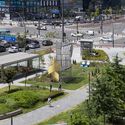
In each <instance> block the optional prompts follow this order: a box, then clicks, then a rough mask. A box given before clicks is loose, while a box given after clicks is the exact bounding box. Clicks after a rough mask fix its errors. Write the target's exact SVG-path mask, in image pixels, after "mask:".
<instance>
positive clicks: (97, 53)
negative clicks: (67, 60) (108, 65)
mask: <svg viewBox="0 0 125 125" xmlns="http://www.w3.org/2000/svg"><path fill="white" fill-rule="evenodd" d="M82 59H84V60H100V61H108V59H109V58H108V56H107V54H106V53H105V52H104V51H103V50H95V49H93V50H92V52H90V51H89V50H83V52H82Z"/></svg>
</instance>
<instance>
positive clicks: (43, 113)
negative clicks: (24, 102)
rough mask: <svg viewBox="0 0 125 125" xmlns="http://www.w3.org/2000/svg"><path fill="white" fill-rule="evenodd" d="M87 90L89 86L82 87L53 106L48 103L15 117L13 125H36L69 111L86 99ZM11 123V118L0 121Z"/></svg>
mask: <svg viewBox="0 0 125 125" xmlns="http://www.w3.org/2000/svg"><path fill="white" fill-rule="evenodd" d="M87 91H88V90H87V87H82V88H80V89H77V90H75V91H72V92H71V93H70V94H68V95H67V96H65V97H64V98H62V99H60V100H58V101H55V102H53V103H52V106H53V107H49V106H48V105H46V106H44V107H41V108H39V109H36V110H34V111H31V112H29V113H26V114H22V115H19V116H17V117H14V118H13V125H34V124H37V123H39V122H42V121H44V120H47V119H49V118H51V117H53V116H55V115H58V114H59V113H61V112H64V111H67V110H69V109H71V108H73V107H74V106H77V105H78V104H80V103H82V102H83V101H85V99H86V98H87V96H88V94H87ZM10 124H11V120H10V119H5V120H1V121H0V125H10Z"/></svg>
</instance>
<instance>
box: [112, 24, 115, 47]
mask: <svg viewBox="0 0 125 125" xmlns="http://www.w3.org/2000/svg"><path fill="white" fill-rule="evenodd" d="M112 47H113V48H114V47H115V40H114V25H113V22H112Z"/></svg>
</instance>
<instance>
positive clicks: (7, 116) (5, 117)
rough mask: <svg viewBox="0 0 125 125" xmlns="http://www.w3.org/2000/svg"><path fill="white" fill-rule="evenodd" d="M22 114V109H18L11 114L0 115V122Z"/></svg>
mask: <svg viewBox="0 0 125 125" xmlns="http://www.w3.org/2000/svg"><path fill="white" fill-rule="evenodd" d="M22 112H23V111H22V109H18V110H15V111H12V112H8V113H5V114H2V115H0V120H2V119H7V118H11V117H14V116H17V115H19V114H21V113H22Z"/></svg>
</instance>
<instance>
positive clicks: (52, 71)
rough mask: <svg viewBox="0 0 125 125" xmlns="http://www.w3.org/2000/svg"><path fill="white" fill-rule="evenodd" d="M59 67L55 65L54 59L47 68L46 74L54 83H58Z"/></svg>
mask: <svg viewBox="0 0 125 125" xmlns="http://www.w3.org/2000/svg"><path fill="white" fill-rule="evenodd" d="M59 71H60V65H59V64H58V63H57V61H56V59H52V62H51V65H50V66H49V68H48V74H50V75H51V77H52V79H53V80H54V81H59V73H58V72H59Z"/></svg>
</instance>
